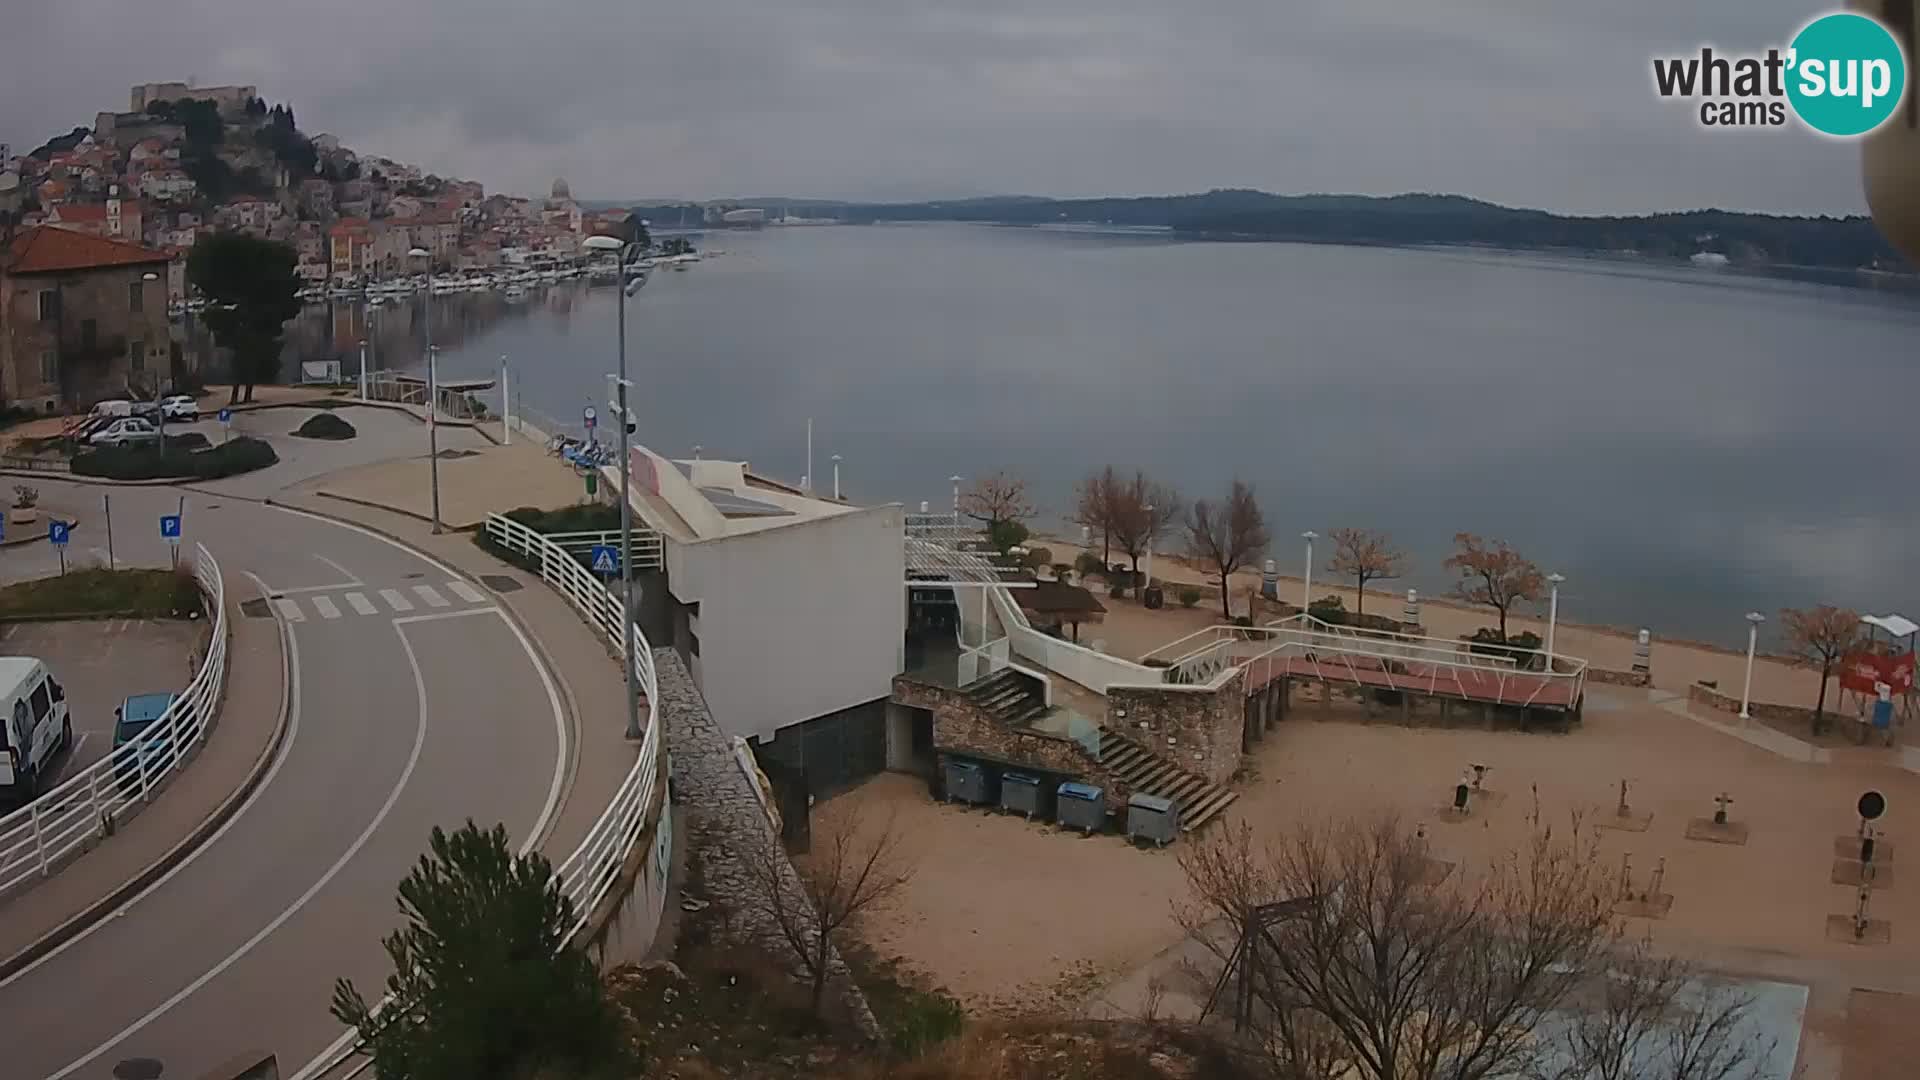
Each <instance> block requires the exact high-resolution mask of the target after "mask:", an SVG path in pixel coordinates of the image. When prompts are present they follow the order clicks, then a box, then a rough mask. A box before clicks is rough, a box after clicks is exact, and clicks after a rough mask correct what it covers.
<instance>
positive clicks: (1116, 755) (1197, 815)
mask: <svg viewBox="0 0 1920 1080" xmlns="http://www.w3.org/2000/svg"><path fill="white" fill-rule="evenodd" d="M1100 764H1101V766H1102V767H1104V768H1105V769H1107V770H1108V771H1110V772H1112V773H1113V774H1114V775H1115V776H1117V777H1119V778H1120V779H1122V780H1125V781H1126V782H1127V783H1128V785H1130V786H1131V787H1132V788H1133V790H1134V791H1137V792H1140V793H1142V794H1146V795H1158V796H1159V797H1161V798H1163V799H1171V800H1173V801H1174V802H1175V803H1178V804H1179V806H1180V829H1181V831H1182V832H1193V831H1194V830H1196V829H1198V828H1200V827H1201V826H1202V825H1205V824H1206V823H1207V822H1208V821H1211V820H1212V819H1213V818H1214V817H1215V816H1217V815H1218V814H1219V813H1220V811H1222V810H1225V809H1226V808H1227V807H1228V805H1230V804H1231V803H1232V802H1233V800H1235V799H1237V798H1239V797H1240V796H1239V794H1238V793H1237V792H1234V791H1232V790H1229V789H1227V788H1224V787H1221V786H1220V785H1218V784H1214V783H1211V782H1209V781H1207V780H1206V779H1204V778H1202V777H1199V776H1195V775H1194V774H1192V773H1190V772H1188V771H1186V770H1185V769H1182V768H1181V767H1180V766H1178V765H1175V764H1173V763H1172V762H1170V761H1168V760H1167V759H1165V758H1163V757H1160V756H1159V755H1157V754H1155V753H1154V752H1153V751H1151V750H1149V749H1147V748H1146V747H1144V746H1141V745H1140V744H1139V743H1137V742H1134V741H1133V740H1132V739H1129V738H1127V737H1126V736H1125V735H1122V734H1120V733H1118V732H1116V731H1114V730H1113V729H1111V728H1102V729H1100Z"/></svg>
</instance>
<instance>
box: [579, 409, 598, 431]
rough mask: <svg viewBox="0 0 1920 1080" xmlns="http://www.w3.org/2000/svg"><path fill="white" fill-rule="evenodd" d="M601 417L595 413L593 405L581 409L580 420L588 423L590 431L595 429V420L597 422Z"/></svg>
mask: <svg viewBox="0 0 1920 1080" xmlns="http://www.w3.org/2000/svg"><path fill="white" fill-rule="evenodd" d="M599 419H600V418H599V417H598V416H596V415H594V412H593V406H591V405H589V406H587V407H586V408H584V409H582V410H580V422H581V423H583V424H585V425H587V430H588V431H592V430H593V426H594V424H595V422H597V421H598V420H599Z"/></svg>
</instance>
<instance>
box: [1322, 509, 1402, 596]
mask: <svg viewBox="0 0 1920 1080" xmlns="http://www.w3.org/2000/svg"><path fill="white" fill-rule="evenodd" d="M1328 539H1330V540H1332V541H1333V558H1331V559H1328V560H1327V572H1328V573H1330V574H1340V575H1342V576H1344V577H1350V578H1352V579H1353V583H1354V588H1355V590H1356V591H1357V592H1359V594H1360V598H1359V600H1358V601H1357V602H1356V603H1355V604H1354V607H1353V611H1354V614H1356V615H1360V614H1364V613H1365V612H1366V610H1367V582H1369V581H1392V580H1393V579H1394V578H1397V577H1399V576H1400V575H1401V574H1403V573H1406V569H1407V557H1406V556H1405V555H1403V554H1401V553H1400V551H1399V549H1397V548H1395V547H1394V546H1393V540H1392V539H1391V538H1389V537H1388V536H1387V534H1386V533H1383V532H1379V531H1377V530H1374V529H1335V530H1333V533H1332V535H1331V536H1329V537H1328Z"/></svg>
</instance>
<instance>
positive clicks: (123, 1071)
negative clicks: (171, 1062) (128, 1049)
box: [113, 1058, 167, 1080]
mask: <svg viewBox="0 0 1920 1080" xmlns="http://www.w3.org/2000/svg"><path fill="white" fill-rule="evenodd" d="M166 1071H167V1069H166V1066H164V1065H162V1064H160V1063H159V1062H158V1061H155V1060H154V1059H153V1058H128V1059H126V1060H125V1061H122V1062H121V1063H120V1064H118V1065H115V1066H114V1067H113V1077H114V1080H160V1074H161V1073H164V1072H166Z"/></svg>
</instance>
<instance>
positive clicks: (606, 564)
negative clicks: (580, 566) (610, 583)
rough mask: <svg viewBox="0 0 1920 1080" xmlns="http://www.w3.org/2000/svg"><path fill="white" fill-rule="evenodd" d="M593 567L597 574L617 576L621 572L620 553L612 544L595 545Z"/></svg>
mask: <svg viewBox="0 0 1920 1080" xmlns="http://www.w3.org/2000/svg"><path fill="white" fill-rule="evenodd" d="M592 565H593V572H594V573H596V574H617V573H619V572H620V552H619V551H618V550H617V549H616V548H615V547H614V546H613V545H612V544H595V545H593V557H592Z"/></svg>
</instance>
